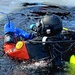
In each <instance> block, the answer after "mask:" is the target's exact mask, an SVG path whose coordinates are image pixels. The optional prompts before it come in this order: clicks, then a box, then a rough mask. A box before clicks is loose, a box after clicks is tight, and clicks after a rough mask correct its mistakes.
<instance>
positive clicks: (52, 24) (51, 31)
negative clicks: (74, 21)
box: [4, 14, 62, 64]
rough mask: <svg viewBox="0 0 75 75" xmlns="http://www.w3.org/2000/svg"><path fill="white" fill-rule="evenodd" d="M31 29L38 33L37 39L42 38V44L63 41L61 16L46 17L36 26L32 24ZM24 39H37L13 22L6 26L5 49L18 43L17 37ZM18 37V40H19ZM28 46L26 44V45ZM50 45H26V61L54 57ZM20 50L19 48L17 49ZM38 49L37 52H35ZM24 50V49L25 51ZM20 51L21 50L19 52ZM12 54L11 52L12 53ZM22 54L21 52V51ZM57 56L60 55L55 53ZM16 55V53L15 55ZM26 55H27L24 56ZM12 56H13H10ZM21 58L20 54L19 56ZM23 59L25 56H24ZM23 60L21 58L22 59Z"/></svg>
mask: <svg viewBox="0 0 75 75" xmlns="http://www.w3.org/2000/svg"><path fill="white" fill-rule="evenodd" d="M30 29H32V30H33V31H34V32H36V33H37V37H39V36H41V37H42V38H41V41H42V42H46V41H50V40H54V39H57V40H61V38H62V37H61V31H62V20H61V18H60V17H59V16H57V15H54V14H53V15H45V16H44V17H43V18H42V19H40V20H39V21H38V22H37V23H36V24H31V25H30ZM14 36H17V37H22V38H24V40H25V41H26V40H28V39H30V40H33V39H34V38H36V36H35V34H33V33H27V32H25V31H23V30H22V29H20V28H15V27H14V24H13V23H12V22H10V24H6V25H5V26H4V43H5V46H4V48H5V49H7V48H6V47H7V45H8V44H10V43H15V44H16V43H17V42H18V40H17V42H15V37H14ZM17 37H16V38H17ZM51 37H52V38H51ZM25 44H26V43H25ZM49 45H50V44H46V43H45V44H43V45H42V44H33V43H30V44H26V45H24V46H25V47H26V49H25V50H26V53H27V52H28V53H27V56H28V58H24V59H32V58H33V59H41V58H44V57H47V56H51V57H52V56H53V55H52V54H51V53H50V52H51V51H52V50H50V49H49ZM17 49H18V48H17ZM35 49H36V50H35ZM23 50H24V49H23ZM18 51H19V50H18ZM10 52H11V51H10ZM20 53H21V51H20ZM22 53H23V52H22ZM53 53H54V54H55V55H56V54H57V55H58V53H56V52H53ZM11 54H12V53H11ZM13 54H15V53H13ZM24 55H26V54H24ZM10 56H11V55H10ZM14 56H15V58H16V57H17V55H13V57H14ZM19 57H20V54H19ZM22 58H23V56H22ZM20 59H21V57H20ZM55 62H56V63H55V64H59V63H60V58H57V59H56V60H55Z"/></svg>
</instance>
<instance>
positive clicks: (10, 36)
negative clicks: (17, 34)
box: [4, 32, 15, 43]
mask: <svg viewBox="0 0 75 75" xmlns="http://www.w3.org/2000/svg"><path fill="white" fill-rule="evenodd" d="M4 43H15V40H14V33H12V32H10V33H6V34H5V35H4Z"/></svg>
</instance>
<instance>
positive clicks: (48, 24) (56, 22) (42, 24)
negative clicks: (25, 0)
mask: <svg viewBox="0 0 75 75" xmlns="http://www.w3.org/2000/svg"><path fill="white" fill-rule="evenodd" d="M34 29H35V28H34ZM35 30H36V32H38V33H40V34H43V35H52V36H53V35H56V34H58V33H60V32H61V31H62V20H61V18H60V17H59V16H57V15H54V14H53V15H51V16H50V15H45V16H44V17H43V18H42V19H40V20H39V21H38V22H37V23H36V29H35Z"/></svg>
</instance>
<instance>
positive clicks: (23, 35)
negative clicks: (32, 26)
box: [15, 28, 34, 40]
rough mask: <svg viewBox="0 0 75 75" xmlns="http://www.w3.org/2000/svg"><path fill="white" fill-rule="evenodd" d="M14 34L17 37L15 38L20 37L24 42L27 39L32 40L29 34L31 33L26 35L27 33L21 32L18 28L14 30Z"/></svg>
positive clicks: (31, 35)
mask: <svg viewBox="0 0 75 75" xmlns="http://www.w3.org/2000/svg"><path fill="white" fill-rule="evenodd" d="M15 34H16V35H17V36H19V37H20V36H21V37H22V38H24V39H25V40H27V39H32V38H33V36H34V35H33V34H31V33H27V32H25V31H23V30H21V29H20V28H16V29H15Z"/></svg>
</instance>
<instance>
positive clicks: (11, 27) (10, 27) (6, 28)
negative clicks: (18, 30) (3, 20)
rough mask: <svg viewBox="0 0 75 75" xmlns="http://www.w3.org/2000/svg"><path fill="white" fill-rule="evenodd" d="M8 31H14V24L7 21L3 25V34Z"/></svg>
mask: <svg viewBox="0 0 75 75" xmlns="http://www.w3.org/2000/svg"><path fill="white" fill-rule="evenodd" d="M8 32H14V24H13V23H12V22H8V23H7V24H5V25H4V34H6V33H8Z"/></svg>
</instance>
